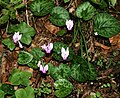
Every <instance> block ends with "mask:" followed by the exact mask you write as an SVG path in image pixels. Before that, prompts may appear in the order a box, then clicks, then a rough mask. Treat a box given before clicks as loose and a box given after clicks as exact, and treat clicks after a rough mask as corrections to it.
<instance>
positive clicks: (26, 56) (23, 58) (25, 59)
mask: <svg viewBox="0 0 120 98" xmlns="http://www.w3.org/2000/svg"><path fill="white" fill-rule="evenodd" d="M32 59H33V55H32V54H30V53H28V52H26V51H20V52H19V54H18V63H19V64H21V65H24V64H28V63H29V62H30V61H31V60H32Z"/></svg>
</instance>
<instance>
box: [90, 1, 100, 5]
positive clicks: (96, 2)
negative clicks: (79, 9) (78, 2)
mask: <svg viewBox="0 0 120 98" xmlns="http://www.w3.org/2000/svg"><path fill="white" fill-rule="evenodd" d="M90 1H92V2H93V3H95V4H100V1H101V0H90Z"/></svg>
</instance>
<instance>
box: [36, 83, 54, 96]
mask: <svg viewBox="0 0 120 98" xmlns="http://www.w3.org/2000/svg"><path fill="white" fill-rule="evenodd" d="M51 92H52V87H51V84H50V83H45V82H43V81H42V83H41V86H40V88H36V89H35V93H37V95H38V96H41V95H42V94H50V93H51Z"/></svg>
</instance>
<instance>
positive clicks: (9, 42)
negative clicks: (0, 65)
mask: <svg viewBox="0 0 120 98" xmlns="http://www.w3.org/2000/svg"><path fill="white" fill-rule="evenodd" d="M2 43H3V44H4V45H6V46H7V47H8V48H9V49H10V50H11V51H12V50H13V49H14V48H15V44H14V42H13V40H11V39H10V38H7V39H4V40H2Z"/></svg>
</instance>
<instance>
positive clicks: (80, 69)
mask: <svg viewBox="0 0 120 98" xmlns="http://www.w3.org/2000/svg"><path fill="white" fill-rule="evenodd" d="M71 77H72V78H73V79H75V80H76V81H78V82H86V81H87V80H95V79H96V71H95V68H94V67H93V65H92V64H90V65H88V63H87V61H86V60H84V59H83V58H81V57H80V56H76V59H74V62H73V64H72V67H71Z"/></svg>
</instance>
